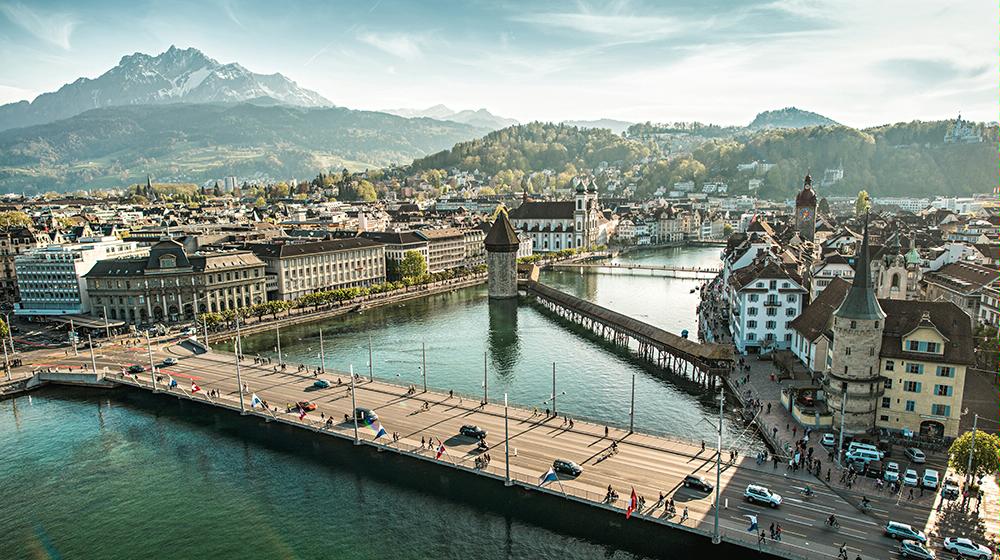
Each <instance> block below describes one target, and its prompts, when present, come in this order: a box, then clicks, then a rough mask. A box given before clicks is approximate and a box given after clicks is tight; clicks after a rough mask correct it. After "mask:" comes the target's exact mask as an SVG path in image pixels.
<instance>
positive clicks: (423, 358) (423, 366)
mask: <svg viewBox="0 0 1000 560" xmlns="http://www.w3.org/2000/svg"><path fill="white" fill-rule="evenodd" d="M420 372H421V373H422V374H423V376H424V392H425V393H426V392H427V343H426V342H421V343H420Z"/></svg>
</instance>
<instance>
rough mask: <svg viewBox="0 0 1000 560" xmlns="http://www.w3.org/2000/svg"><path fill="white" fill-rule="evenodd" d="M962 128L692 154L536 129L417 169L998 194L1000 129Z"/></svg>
mask: <svg viewBox="0 0 1000 560" xmlns="http://www.w3.org/2000/svg"><path fill="white" fill-rule="evenodd" d="M953 124H954V123H953V122H952V121H932V122H921V121H914V122H909V123H897V124H891V125H884V126H879V127H875V128H870V129H866V130H858V129H854V128H850V127H847V126H842V125H834V126H815V127H808V128H768V129H764V130H759V131H752V132H749V131H744V132H742V133H739V134H733V135H726V131H725V129H722V128H720V127H707V128H706V130H710V131H711V133H712V134H711V135H708V134H706V135H705V136H699V134H698V132H697V131H692V130H687V131H686V132H687V134H685V135H684V140H685V142H686V143H687V144H688V145H689V146H690V147H688V146H685V149H683V150H681V149H677V148H676V147H675V145H670V144H666V145H665V144H664V143H663V142H662V139H655V140H654V139H650V138H648V137H647V138H643V139H626V138H623V137H620V136H616V135H614V134H612V133H610V132H609V131H607V130H586V129H585V130H581V129H577V128H575V127H570V126H560V125H553V124H542V123H531V124H527V125H521V126H515V127H511V128H506V129H503V130H499V131H496V132H493V133H490V134H489V135H487V136H485V137H483V138H481V139H478V140H472V141H468V142H462V143H460V144H457V145H456V146H455V147H454V148H452V149H450V150H446V151H444V152H441V153H437V154H434V155H431V156H428V157H425V158H423V159H419V160H417V161H415V162H414V164H413V165H414V167H415V168H416V169H431V168H450V167H458V168H461V169H465V170H470V171H471V170H474V169H479V170H480V171H485V172H487V173H497V172H499V171H503V170H508V169H509V170H512V171H524V172H530V171H540V170H543V169H551V170H554V171H557V172H558V171H562V170H563V169H565V168H566V166H567V164H569V165H572V166H573V167H575V168H576V169H580V170H583V169H590V168H593V167H594V166H596V164H598V163H599V162H602V161H606V162H609V163H614V162H622V163H623V169H622V171H623V175H624V176H623V183H625V184H628V183H634V184H635V185H636V187H637V188H636V194H637V195H638V196H645V195H648V194H650V193H652V192H654V191H656V190H657V189H658V188H660V187H668V188H669V187H670V186H672V185H673V183H675V182H677V181H687V180H693V181H695V183H696V184H698V185H700V184H701V183H703V182H705V181H716V180H719V181H725V182H726V183H728V184H729V187H730V188H729V192H730V193H731V194H732V193H735V194H740V193H746V192H748V182H749V181H750V180H751V179H759V180H760V181H761V182H762V185H761V190H760V191H758V194H759V195H760V196H764V197H768V198H783V197H790V196H793V195H794V193H796V192H797V191H798V189H799V188H801V185H802V177H803V175H805V173H806V171H807V170H811V171H812V174H813V176H814V177H815V178H816V183H817V185H818V189H819V190H820V195H821V196H828V195H834V196H837V195H845V196H850V195H852V194H855V193H857V191H858V190H861V189H865V190H868V191H869V192H870V193H872V195H873V196H902V195H910V196H934V195H940V194H952V195H965V194H971V193H976V192H988V191H991V190H992V189H993V188H994V187H995V186H996V185H997V182H998V180H1000V177H998V164H1000V158H998V155H997V128H996V126H987V125H977V129H978V131H979V132H980V133H981V134H982V136H983V138H984V141H983V142H981V143H973V144H945V143H944V135H945V133H946V132H947V131H948V130H950V127H952V126H953ZM702 128H705V127H702ZM696 130H700V129H696ZM692 132H694V134H692ZM692 136H694V137H695V141H694V142H692V141H691V139H692ZM647 156H653V157H652V158H648V159H647ZM754 161H759V162H768V163H772V164H774V167H773V168H771V169H770V170H769V171H767V172H766V173H761V172H760V171H759V169H758V170H744V171H740V170H739V169H738V166H739V164H746V163H752V162H754ZM827 169H843V179H842V180H840V181H838V182H836V183H834V184H829V185H826V186H820V182H821V180H822V178H823V177H824V172H825V170H827Z"/></svg>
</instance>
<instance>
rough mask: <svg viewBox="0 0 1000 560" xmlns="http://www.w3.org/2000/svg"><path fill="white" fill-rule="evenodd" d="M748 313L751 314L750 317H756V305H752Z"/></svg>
mask: <svg viewBox="0 0 1000 560" xmlns="http://www.w3.org/2000/svg"><path fill="white" fill-rule="evenodd" d="M747 315H749V316H750V317H756V316H757V308H756V307H751V308H749V309H747Z"/></svg>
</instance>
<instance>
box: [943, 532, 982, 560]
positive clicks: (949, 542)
mask: <svg viewBox="0 0 1000 560" xmlns="http://www.w3.org/2000/svg"><path fill="white" fill-rule="evenodd" d="M944 549H945V550H947V551H948V552H953V553H955V554H957V555H959V556H962V557H964V558H977V559H979V560H992V558H993V552H992V551H990V549H989V548H988V547H987V546H986V545H982V544H979V543H976V542H973V541H972V539H967V538H964V537H946V538H945V539H944Z"/></svg>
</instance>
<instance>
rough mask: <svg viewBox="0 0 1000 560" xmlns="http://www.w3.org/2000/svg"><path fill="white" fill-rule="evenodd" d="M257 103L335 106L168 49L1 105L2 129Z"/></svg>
mask: <svg viewBox="0 0 1000 560" xmlns="http://www.w3.org/2000/svg"><path fill="white" fill-rule="evenodd" d="M258 99H259V100H261V101H263V102H277V103H283V104H287V105H293V106H299V107H330V106H333V103H331V102H330V101H329V100H328V99H325V98H324V97H323V96H321V95H320V94H318V93H316V92H314V91H310V90H308V89H304V88H301V87H299V86H298V85H296V84H295V82H293V81H291V80H289V79H288V78H286V77H284V76H282V75H281V74H270V75H264V74H256V73H254V72H251V71H249V70H247V69H246V68H244V67H243V66H240V65H239V64H236V63H229V64H221V63H219V62H218V61H216V60H214V59H212V58H209V57H207V56H205V54H204V53H202V52H201V51H199V50H198V49H193V48H187V49H178V48H177V47H174V46H171V47H170V48H169V49H168V50H166V51H165V52H163V53H162V54H160V55H158V56H150V55H148V54H143V53H135V54H132V55H128V56H125V57H122V59H121V62H119V63H118V65H117V66H115V67H114V68H112V69H110V70H108V71H107V72H105V73H104V74H101V75H100V76H99V77H97V78H94V79H89V78H79V79H77V80H76V81H74V82H73V83H70V84H66V85H64V86H62V87H61V88H59V90H58V91H54V92H50V93H43V94H42V95H39V96H38V97H36V98H35V100H34V101H32V102H30V103H29V102H27V101H20V102H18V103H10V104H7V105H3V106H0V130H7V129H11V128H20V127H25V126H32V125H36V124H45V123H50V122H53V121H57V120H59V119H65V118H68V117H72V116H74V115H79V114H80V113H83V112H84V111H88V110H90V109H98V108H102V107H113V106H121V105H159V104H166V103H212V102H221V103H237V102H242V101H254V100H258Z"/></svg>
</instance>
